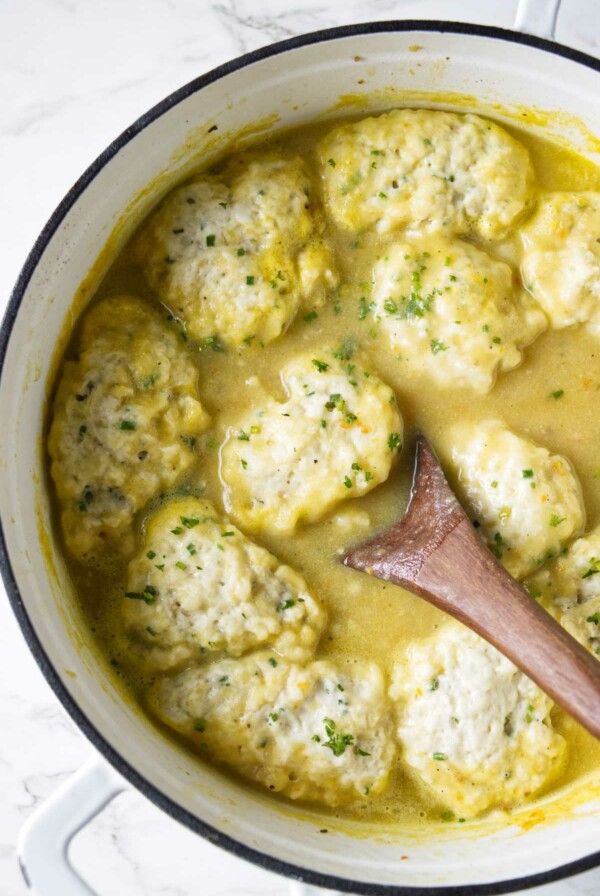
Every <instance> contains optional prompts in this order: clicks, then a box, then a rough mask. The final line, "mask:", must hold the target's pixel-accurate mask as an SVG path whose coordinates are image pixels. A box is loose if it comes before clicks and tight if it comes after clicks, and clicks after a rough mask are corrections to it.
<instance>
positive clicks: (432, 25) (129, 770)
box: [0, 19, 600, 896]
mask: <svg viewBox="0 0 600 896" xmlns="http://www.w3.org/2000/svg"><path fill="white" fill-rule="evenodd" d="M406 31H425V32H437V33H448V34H462V35H467V36H475V37H488V38H493V39H496V40H501V41H505V42H508V43H514V44H522V45H525V46H529V47H533V48H534V49H538V50H543V51H545V52H547V53H550V54H553V55H556V56H561V57H563V58H566V59H569V60H571V61H573V62H577V63H579V64H580V65H583V66H585V67H586V68H590V69H593V70H594V71H598V72H600V60H598V59H595V58H594V57H593V56H589V55H588V54H586V53H582V52H581V51H579V50H574V49H571V48H570V47H566V46H564V45H562V44H558V43H556V42H554V41H550V40H546V39H544V38H540V37H535V36H532V35H528V34H521V33H519V32H514V31H509V30H507V29H504V28H496V27H490V26H485V25H471V24H467V23H462V22H445V21H435V20H418V19H406V20H395V21H383V22H367V23H364V24H358V25H344V26H339V27H336V28H328V29H324V30H320V31H315V32H312V33H310V34H304V35H300V36H298V37H293V38H290V39H288V40H284V41H280V42H278V43H275V44H271V45H269V46H266V47H261V48H260V49H257V50H254V51H252V52H250V53H246V54H245V55H243V56H239V57H238V58H236V59H234V60H232V61H230V62H226V63H225V64H223V65H220V66H218V67H217V68H215V69H212V71H210V72H208V73H207V74H205V75H201V76H200V77H197V78H195V79H193V80H192V81H190V82H189V83H188V84H185V85H184V86H183V87H180V88H179V89H178V90H176V91H174V92H173V93H171V94H170V95H169V96H167V97H166V98H165V99H163V100H162V101H161V102H159V103H157V104H156V105H155V106H153V107H152V108H151V109H149V110H148V111H147V112H146V113H144V114H143V115H142V116H140V117H139V118H138V119H137V121H135V122H134V123H133V124H132V125H130V127H128V128H127V129H126V130H125V131H123V133H122V134H120V135H119V136H118V137H117V138H116V139H115V140H113V142H112V143H111V144H110V145H109V146H108V147H107V148H106V149H105V150H104V152H102V153H101V154H100V155H99V156H98V158H97V159H96V160H95V161H94V162H93V163H92V164H91V165H90V166H89V168H87V169H86V171H85V172H84V173H83V174H82V175H81V177H80V178H79V180H78V181H77V182H76V183H75V184H74V186H73V187H72V188H71V189H70V190H69V192H68V193H67V194H66V196H65V197H64V199H63V200H62V201H61V202H60V204H59V205H58V206H57V208H56V209H55V211H54V212H53V213H52V215H51V216H50V218H49V220H48V222H47V223H46V225H45V227H44V228H43V230H42V232H41V233H40V235H39V237H38V239H37V240H36V242H35V244H34V246H33V248H32V250H31V252H30V253H29V255H28V257H27V259H26V261H25V264H24V265H23V268H22V270H21V273H20V274H19V277H18V279H17V282H16V284H15V287H14V289H13V291H12V294H11V297H10V300H9V302H8V305H7V309H6V313H5V315H4V319H3V321H2V327H1V329H0V382H1V379H2V375H3V371H4V361H5V359H6V353H7V349H8V344H9V341H10V336H11V333H12V330H13V326H14V323H15V320H16V317H17V314H18V311H19V307H20V305H21V302H22V300H23V297H24V294H25V292H26V290H27V286H28V284H29V281H30V280H31V277H32V276H33V273H34V270H35V268H36V267H37V265H38V263H39V261H40V259H41V257H42V255H43V254H44V252H45V250H46V248H47V246H48V243H49V242H50V240H51V239H52V237H53V236H54V234H55V232H56V231H57V229H58V228H59V226H60V224H61V223H62V221H63V219H64V218H65V217H66V215H67V214H68V212H69V211H70V210H71V208H72V207H73V205H74V204H75V203H76V202H77V200H78V199H79V197H80V196H81V195H82V194H83V193H84V192H85V190H86V189H87V187H88V186H89V185H90V184H91V182H92V181H93V180H94V178H95V177H96V176H97V175H98V173H99V172H100V171H101V170H102V169H103V168H104V166H105V165H106V164H107V163H108V162H109V161H110V160H111V159H112V158H113V156H115V155H116V154H117V153H118V152H119V151H120V150H121V149H122V148H123V147H124V146H126V145H127V144H128V143H129V142H130V141H131V140H132V139H133V138H134V137H135V136H136V135H137V134H139V133H140V132H141V131H143V130H144V129H145V128H146V127H148V125H150V124H151V123H152V122H153V121H155V120H156V119H157V118H159V117H160V116H161V115H163V114H164V113H165V112H167V111H168V110H169V109H171V108H172V107H173V106H176V105H177V104H178V103H180V102H182V101H183V100H185V99H186V98H187V97H189V96H191V95H192V94H193V93H196V92H197V91H199V90H202V89H203V88H204V87H206V86H207V85H209V84H212V83H213V82H215V81H218V80H220V79H222V78H224V77H226V76H227V75H229V74H230V73H232V72H234V71H238V70H240V69H243V68H246V67H247V66H249V65H252V64H254V63H255V62H259V61H260V60H262V59H267V58H270V57H272V56H277V55H281V54H283V53H286V52H288V51H289V50H294V49H297V48H300V47H305V46H308V45H311V44H318V43H325V42H327V41H332V40H337V39H339V38H346V37H356V36H359V35H368V34H377V33H386V32H406ZM0 573H1V575H2V579H3V581H4V585H5V588H6V592H7V594H8V597H9V600H10V603H11V606H12V609H13V612H14V614H15V616H16V618H17V621H18V623H19V626H20V628H21V631H22V633H23V636H24V638H25V641H26V642H27V644H28V646H29V649H30V650H31V652H32V653H33V655H34V657H35V659H36V661H37V663H38V665H39V667H40V669H41V671H42V673H43V675H44V677H45V679H46V681H47V682H48V683H49V685H50V687H51V688H52V690H53V691H54V693H55V695H56V696H57V697H58V699H59V700H60V702H61V703H62V705H63V707H64V708H65V709H66V711H67V712H68V714H69V715H70V716H71V718H72V719H73V721H74V722H75V724H76V725H77V727H78V728H79V729H80V730H81V731H82V732H83V734H85V736H86V737H87V739H88V740H89V741H90V742H91V743H92V745H93V746H94V747H95V748H96V750H98V752H99V753H101V754H102V755H103V756H104V758H105V759H106V760H107V761H108V762H109V763H110V764H111V765H112V766H113V767H114V768H115V769H116V770H117V771H118V772H119V773H120V774H121V775H122V776H123V777H124V778H125V779H126V780H128V781H129V783H130V784H132V785H133V786H134V787H135V788H137V789H138V790H139V791H140V792H141V793H143V794H144V796H146V797H147V798H148V799H149V800H151V801H152V802H153V803H154V804H155V805H156V806H158V807H159V808H160V809H162V810H163V811H164V812H166V813H167V814H168V815H170V816H171V817H172V818H174V819H175V820H176V821H178V822H180V823H181V824H184V825H185V826H186V827H188V828H190V829H191V830H192V831H194V832H195V833H197V834H199V835H200V836H202V837H204V838H205V839H206V840H208V841H209V842H210V843H212V844H214V845H216V846H220V847H221V848H223V849H225V850H227V851H229V852H231V853H232V854H233V855H235V856H237V857H238V858H241V859H245V860H247V861H250V862H252V863H254V864H255V865H258V866H259V867H261V868H264V869H265V870H267V871H271V872H274V873H276V874H280V875H284V876H286V877H290V878H293V879H295V880H300V881H303V882H305V883H307V884H310V885H312V886H315V887H323V888H325V889H334V890H339V891H341V892H344V893H357V894H363V896H492V894H501V893H511V892H515V891H516V890H523V889H528V888H529V887H537V886H541V885H542V884H547V883H551V882H553V881H557V880H560V879H562V878H565V877H569V876H571V875H574V874H579V873H581V872H583V871H587V870H589V869H591V868H595V867H597V866H598V865H600V851H598V852H595V853H592V854H591V855H589V856H584V857H583V858H581V859H578V860H576V861H574V862H569V863H568V864H565V865H560V866H558V867H557V868H553V869H551V870H549V871H544V872H540V873H538V874H533V875H529V876H526V877H520V878H512V879H509V880H503V881H498V882H496V883H489V884H467V885H462V886H460V885H459V886H432V887H427V886H425V887H414V886H396V885H387V884H369V883H365V882H361V881H354V880H350V879H348V878H341V877H336V876H334V875H331V874H322V873H320V872H317V871H314V870H312V869H310V868H302V867H299V866H297V865H293V864H290V863H288V862H284V861H281V860H280V859H277V858H275V857H274V856H271V855H267V854H266V853H262V852H259V851H258V850H255V849H253V848H251V847H247V846H245V845H243V844H242V843H239V842H238V841H237V840H235V839H233V838H232V837H230V836H228V835H227V834H224V833H222V832H221V831H218V830H217V829H216V828H213V827H211V826H210V825H208V824H205V823H204V822H203V821H201V820H200V819H198V818H197V817H196V816H195V815H193V814H192V813H190V812H188V811H187V810H186V809H184V808H183V807H181V806H180V805H179V804H178V803H176V802H175V801H174V800H172V799H171V798H170V797H168V796H167V795H166V794H164V793H163V792H162V791H161V790H159V789H158V788H157V787H156V785H155V784H153V783H152V782H151V781H148V780H147V779H146V778H144V777H143V776H142V775H140V773H139V772H138V771H137V770H136V769H135V768H133V767H132V766H131V765H130V764H129V763H128V762H127V761H126V760H125V759H124V758H123V757H122V756H121V755H120V753H118V752H117V751H116V750H115V749H114V748H113V747H112V746H111V744H110V743H109V742H108V741H107V740H106V739H105V737H104V735H103V734H101V732H100V731H99V730H98V729H97V728H96V727H95V725H94V724H93V723H92V722H91V721H90V720H89V719H88V718H87V716H86V715H85V713H84V712H83V711H82V710H81V709H80V708H79V706H78V704H77V703H76V701H75V700H74V699H73V697H72V696H71V695H70V693H69V691H68V690H67V688H66V686H65V685H64V684H63V682H62V681H61V679H60V677H59V675H58V673H57V671H56V669H55V668H54V666H53V664H52V663H51V661H50V659H49V658H48V655H47V654H46V651H45V649H44V647H43V645H42V643H41V642H40V640H39V638H38V636H37V633H36V631H35V628H34V627H33V625H32V623H31V620H30V619H29V616H28V613H27V610H26V609H25V605H24V603H23V600H22V598H21V595H20V593H19V588H18V586H17V582H16V578H15V575H14V572H13V570H12V566H11V562H10V557H9V554H8V550H7V546H6V540H5V536H4V531H3V529H2V523H1V521H0ZM24 870H25V872H26V869H24Z"/></svg>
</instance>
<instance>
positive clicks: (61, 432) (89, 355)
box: [48, 295, 209, 560]
mask: <svg viewBox="0 0 600 896" xmlns="http://www.w3.org/2000/svg"><path fill="white" fill-rule="evenodd" d="M197 380H198V374H197V371H196V368H195V367H194V364H193V362H192V361H191V359H190V357H189V356H188V355H187V354H186V352H185V350H184V348H183V345H182V343H181V339H180V337H179V335H178V334H177V332H176V331H175V330H174V329H173V328H172V327H170V326H169V325H168V324H167V323H166V322H165V321H163V320H162V319H161V317H160V315H159V314H158V312H156V311H154V310H153V309H152V308H151V307H150V306H148V305H147V304H146V303H144V302H143V301H142V300H141V299H138V298H136V297H134V296H127V295H125V296H117V297H115V298H110V299H106V300H104V301H103V302H101V303H100V304H98V305H95V306H94V307H93V308H92V309H91V310H90V311H89V312H88V313H87V314H86V316H85V317H84V320H83V326H82V329H81V335H80V338H79V341H78V355H77V358H76V359H75V360H73V361H67V362H66V363H65V365H64V367H63V372H62V377H61V380H60V383H59V386H58V390H57V393H56V398H55V400H54V413H53V420H52V426H51V429H50V436H49V440H48V451H49V453H50V457H51V460H52V466H51V472H52V478H53V480H54V484H55V486H56V491H57V494H58V498H59V501H60V505H61V508H62V513H61V521H62V528H63V532H64V536H65V542H66V546H67V548H68V550H69V552H70V553H71V554H73V555H74V556H75V557H77V558H79V559H81V560H85V559H87V558H90V557H91V556H97V555H102V554H104V553H106V552H110V551H112V552H116V553H117V554H121V555H123V556H126V555H127V554H129V553H131V551H132V550H133V546H134V540H133V531H132V521H133V518H134V516H135V514H136V513H137V512H138V511H139V510H141V509H142V508H143V507H144V505H145V504H146V503H147V502H148V501H149V500H150V498H152V497H153V496H154V495H156V494H157V493H158V492H159V491H160V490H161V489H165V488H168V487H170V486H171V485H173V484H174V482H175V481H176V479H177V478H178V477H179V476H180V475H181V474H182V473H183V472H185V470H187V469H188V468H189V467H190V466H191V464H192V463H193V462H194V457H195V455H194V451H193V446H194V443H195V440H196V437H197V436H198V435H199V433H201V432H202V431H203V430H205V429H206V428H207V427H208V425H209V417H208V415H207V413H206V412H205V411H204V409H203V407H202V405H201V403H200V401H199V398H198V387H197Z"/></svg>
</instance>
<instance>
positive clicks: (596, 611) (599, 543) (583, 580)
mask: <svg viewBox="0 0 600 896" xmlns="http://www.w3.org/2000/svg"><path fill="white" fill-rule="evenodd" d="M526 584H527V588H528V589H529V591H530V593H531V594H532V596H533V597H535V598H536V599H537V600H541V602H542V603H543V605H544V606H545V607H546V608H547V609H548V610H549V611H550V612H551V613H552V615H553V616H555V617H556V618H557V619H558V621H559V622H560V624H561V625H562V626H563V627H564V628H566V629H567V631H568V632H570V634H572V635H573V637H574V638H577V640H578V641H579V642H580V643H581V644H583V645H584V647H587V648H588V650H591V651H592V653H595V654H597V655H600V528H597V529H594V530H593V531H592V532H590V533H588V534H587V535H584V536H583V537H582V538H577V539H576V540H575V541H574V542H573V543H572V544H571V545H570V547H569V550H568V551H567V552H565V553H561V554H560V555H559V556H558V557H556V558H555V559H554V560H552V561H551V562H550V563H548V564H547V565H546V566H545V567H544V569H541V570H539V572H537V573H536V574H535V575H533V576H531V577H530V578H529V579H528V580H527V583H526Z"/></svg>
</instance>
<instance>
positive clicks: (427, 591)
mask: <svg viewBox="0 0 600 896" xmlns="http://www.w3.org/2000/svg"><path fill="white" fill-rule="evenodd" d="M342 562H343V563H344V564H345V565H346V566H351V567H353V568H354V569H359V570H363V571H365V572H367V573H369V574H370V575H374V576H376V577H377V578H378V579H385V580H386V581H388V582H393V583H394V584H395V585H401V586H402V588H406V589H407V590H408V591H412V592H413V593H414V594H418V595H420V596H421V597H424V598H425V600H428V601H429V602H430V603H432V604H433V605H434V606H436V607H439V608H440V609H441V610H444V612H446V613H449V614H450V615H451V616H455V617H456V619H458V620H460V622H463V623H464V624H465V625H467V626H468V627H469V628H471V629H473V630H474V631H476V632H477V634H478V635H481V636H482V637H483V638H485V639H486V641H489V642H490V644H493V645H494V647H497V648H498V650H500V651H501V652H502V653H503V654H504V655H505V656H507V657H508V658H509V659H510V660H512V662H513V663H514V664H515V665H516V666H518V667H519V669H521V670H522V671H523V672H525V674H526V675H528V676H529V677H530V678H532V679H533V681H535V682H536V684H538V685H539V686H540V687H541V688H542V690H544V691H545V692H546V693H547V694H549V695H550V697H552V699H553V700H554V701H555V702H556V703H558V704H559V705H560V706H562V707H563V709H566V711H567V712H568V713H570V715H572V716H573V718H575V719H577V721H578V722H580V723H581V724H582V725H583V726H584V728H587V730H588V731H590V732H591V733H592V734H593V735H594V736H595V737H597V738H599V739H600V662H599V661H598V660H597V659H595V658H594V657H593V656H592V655H591V654H590V653H589V652H588V651H587V650H586V649H585V648H584V647H582V646H581V644H579V643H578V642H577V641H576V640H575V639H574V638H572V637H571V635H569V634H568V632H566V631H565V630H564V629H563V628H561V626H560V625H559V624H558V622H556V621H555V620H554V619H553V618H552V616H550V614H549V613H547V612H546V610H544V609H543V608H542V607H541V606H540V605H539V604H538V603H536V601H535V600H534V599H533V598H532V597H531V595H530V594H529V593H528V592H527V591H526V590H525V588H524V587H523V586H522V585H521V584H519V582H517V581H515V579H513V578H512V577H511V576H510V575H509V574H508V573H507V572H506V570H505V569H504V568H503V567H502V566H501V565H500V564H499V563H498V561H497V560H496V558H495V557H494V556H493V554H492V553H491V551H489V550H488V549H487V548H486V547H485V545H484V544H483V542H482V541H481V539H480V538H479V536H478V535H477V533H476V531H475V529H474V527H473V524H472V523H471V521H470V520H469V518H468V517H467V515H466V513H465V512H464V510H463V509H462V507H461V506H460V504H459V503H458V500H457V499H456V497H455V495H454V493H453V492H452V490H451V488H450V486H449V485H448V482H447V480H446V477H445V476H444V473H443V471H442V468H441V467H440V465H439V462H438V460H437V457H436V456H435V454H434V452H433V449H432V448H431V446H430V445H429V443H428V441H427V439H425V438H424V437H423V436H419V437H418V439H417V451H416V461H415V472H414V480H413V486H412V492H411V497H410V501H409V504H408V508H407V510H406V513H405V515H404V517H403V518H402V519H401V520H400V521H399V522H397V523H395V524H394V525H393V526H392V527H391V529H389V530H388V531H387V532H384V533H383V534H381V535H378V536H376V537H375V538H373V539H372V540H371V541H368V542H366V543H365V544H362V545H359V546H358V547H355V548H353V549H352V550H351V551H348V553H347V554H346V555H345V556H344V557H342Z"/></svg>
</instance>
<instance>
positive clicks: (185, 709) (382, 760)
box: [148, 652, 395, 806]
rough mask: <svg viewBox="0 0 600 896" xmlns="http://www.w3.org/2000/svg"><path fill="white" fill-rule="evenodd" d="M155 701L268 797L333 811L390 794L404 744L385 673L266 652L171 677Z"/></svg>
mask: <svg viewBox="0 0 600 896" xmlns="http://www.w3.org/2000/svg"><path fill="white" fill-rule="evenodd" d="M148 702H149V705H150V708H151V709H152V710H153V711H154V712H155V714H156V715H157V716H158V717H159V719H160V720H161V721H162V722H164V723H165V724H166V725H169V726H170V727H171V728H174V729H175V730H176V731H179V732H180V733H181V734H184V735H186V736H187V737H189V738H190V739H191V740H192V742H193V743H195V744H196V746H197V748H198V749H199V750H204V751H206V752H207V753H208V755H210V756H212V757H213V758H215V759H218V760H221V761H223V762H225V763H227V764H228V765H230V766H232V767H233V768H235V769H237V770H238V771H239V772H241V773H242V774H243V775H245V776H246V777H248V778H251V779H252V780H254V781H258V782H260V783H261V784H263V785H264V786H265V787H268V788H269V790H272V791H277V792H279V793H283V794H285V795H286V796H289V797H291V798H292V799H301V800H319V801H322V802H325V803H327V804H328V805H331V806H337V805H340V804H342V803H348V802H352V801H354V800H357V799H359V798H363V799H364V798H365V797H368V796H375V795H376V794H378V793H381V792H382V791H383V790H385V788H386V786H387V782H388V777H389V773H390V769H391V765H392V762H393V759H394V753H395V746H394V742H393V736H392V726H391V715H390V707H389V703H388V699H387V696H386V693H385V684H384V679H383V675H382V674H381V671H380V670H379V668H378V667H377V666H375V665H374V664H369V665H364V666H353V667H352V672H351V673H347V672H344V671H342V670H341V669H339V668H337V667H336V666H335V665H334V664H333V663H331V662H328V661H319V662H312V663H309V664H308V665H307V666H298V665H294V664H289V663H287V662H284V661H281V660H279V659H276V658H275V657H274V656H273V655H269V654H268V653H265V652H262V653H259V654H253V655H251V656H248V657H243V658H242V659H239V660H223V661H222V662H219V663H213V664H212V665H209V666H200V667H198V668H195V669H188V670H186V671H185V672H182V673H181V674H179V675H177V676H176V677H174V678H162V679H160V680H159V681H158V682H157V683H156V685H154V686H153V688H152V689H151V691H150V693H149V696H148Z"/></svg>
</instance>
